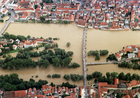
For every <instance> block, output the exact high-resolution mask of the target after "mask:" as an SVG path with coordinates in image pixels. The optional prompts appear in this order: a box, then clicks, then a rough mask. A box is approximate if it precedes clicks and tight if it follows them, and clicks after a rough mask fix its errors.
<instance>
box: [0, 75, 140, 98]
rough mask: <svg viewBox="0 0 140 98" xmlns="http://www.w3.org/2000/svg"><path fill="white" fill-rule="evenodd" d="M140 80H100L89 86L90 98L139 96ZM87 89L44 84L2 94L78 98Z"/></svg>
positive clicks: (8, 96) (7, 96) (14, 97)
mask: <svg viewBox="0 0 140 98" xmlns="http://www.w3.org/2000/svg"><path fill="white" fill-rule="evenodd" d="M139 87H140V81H137V80H132V81H130V82H129V81H124V80H119V79H118V78H115V79H114V82H113V84H108V83H107V82H98V83H97V88H95V87H93V86H92V87H87V91H88V98H111V95H113V98H116V94H117V93H120V94H121V95H123V96H122V98H135V96H137V97H138V98H139V97H140V96H139V92H140V89H139ZM84 93H85V89H84V87H83V86H77V87H75V88H68V87H64V86H63V87H52V86H51V85H42V88H41V89H38V90H37V89H36V88H29V89H28V90H18V91H2V90H0V95H1V96H3V97H4V98H27V97H28V98H62V96H63V95H65V96H66V97H65V98H77V97H78V96H80V97H81V98H84Z"/></svg>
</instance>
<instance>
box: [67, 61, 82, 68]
mask: <svg viewBox="0 0 140 98" xmlns="http://www.w3.org/2000/svg"><path fill="white" fill-rule="evenodd" d="M77 67H80V65H79V64H78V63H75V62H74V63H71V64H70V65H69V66H68V68H77Z"/></svg>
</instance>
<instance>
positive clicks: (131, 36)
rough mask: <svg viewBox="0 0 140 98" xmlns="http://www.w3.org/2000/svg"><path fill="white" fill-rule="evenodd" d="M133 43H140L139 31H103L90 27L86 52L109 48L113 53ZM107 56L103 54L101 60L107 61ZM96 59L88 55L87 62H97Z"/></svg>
mask: <svg viewBox="0 0 140 98" xmlns="http://www.w3.org/2000/svg"><path fill="white" fill-rule="evenodd" d="M131 44H133V45H137V44H140V32H139V31H131V30H130V31H101V30H94V29H88V31H87V45H86V52H88V51H90V50H104V49H107V50H108V51H109V54H111V53H116V52H118V51H119V50H121V49H122V48H123V47H124V46H126V45H131ZM106 58H107V56H101V57H100V60H99V61H106ZM94 59H95V57H94V56H90V57H88V56H87V62H95V60H94ZM97 62H98V61H97Z"/></svg>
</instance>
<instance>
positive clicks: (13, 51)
mask: <svg viewBox="0 0 140 98" xmlns="http://www.w3.org/2000/svg"><path fill="white" fill-rule="evenodd" d="M41 47H44V46H39V47H38V48H41ZM33 49H36V47H33ZM18 51H19V49H16V50H12V51H9V52H7V53H5V54H9V53H15V52H18Z"/></svg>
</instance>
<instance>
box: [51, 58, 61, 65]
mask: <svg viewBox="0 0 140 98" xmlns="http://www.w3.org/2000/svg"><path fill="white" fill-rule="evenodd" d="M52 62H53V66H57V67H58V66H59V65H60V59H59V58H57V57H55V58H53V59H52Z"/></svg>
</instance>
